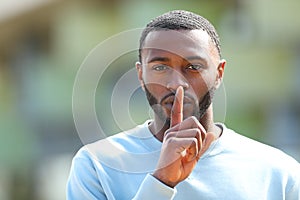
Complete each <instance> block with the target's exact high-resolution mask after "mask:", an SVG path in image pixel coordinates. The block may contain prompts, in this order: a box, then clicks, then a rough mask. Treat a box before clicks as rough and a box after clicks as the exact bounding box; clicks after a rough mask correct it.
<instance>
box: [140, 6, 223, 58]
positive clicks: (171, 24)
mask: <svg viewBox="0 0 300 200" xmlns="http://www.w3.org/2000/svg"><path fill="white" fill-rule="evenodd" d="M195 29H202V30H204V31H206V32H207V34H208V35H209V36H210V38H211V40H212V42H213V43H214V45H215V46H216V48H217V50H218V53H219V56H220V58H221V47H220V39H219V36H218V34H217V31H216V29H215V27H214V26H213V25H212V24H211V23H210V22H209V21H208V20H207V19H205V18H204V17H202V16H200V15H198V14H195V13H193V12H189V11H185V10H173V11H170V12H167V13H164V14H162V15H160V16H158V17H156V18H154V19H152V20H151V21H150V22H149V23H148V24H147V26H146V28H145V29H144V30H143V32H142V35H141V38H140V46H139V60H140V62H142V56H141V51H142V49H143V45H144V41H145V39H146V37H147V35H148V34H149V33H150V32H152V31H158V30H195Z"/></svg>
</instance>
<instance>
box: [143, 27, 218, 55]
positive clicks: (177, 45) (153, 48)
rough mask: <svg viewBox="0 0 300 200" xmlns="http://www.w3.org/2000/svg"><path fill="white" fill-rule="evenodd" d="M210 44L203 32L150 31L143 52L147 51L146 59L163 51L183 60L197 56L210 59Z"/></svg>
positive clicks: (205, 33) (208, 38)
mask: <svg viewBox="0 0 300 200" xmlns="http://www.w3.org/2000/svg"><path fill="white" fill-rule="evenodd" d="M210 44H211V38H210V37H209V35H208V34H207V32H206V31H204V30H198V29H196V30H179V31H178V30H160V31H152V32H150V33H149V34H148V35H147V37H146V39H145V41H144V45H143V51H145V50H146V49H147V51H146V52H147V56H146V57H148V56H150V55H151V54H153V53H154V52H156V53H157V52H164V51H165V52H171V53H173V54H176V55H179V56H181V57H183V58H185V57H190V56H199V57H202V58H204V59H210V54H209V52H211V51H212V50H211V48H212V45H210ZM157 50H159V51H157ZM149 54H150V55H149ZM144 56H145V55H144Z"/></svg>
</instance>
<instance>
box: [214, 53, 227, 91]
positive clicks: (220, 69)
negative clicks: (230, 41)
mask: <svg viewBox="0 0 300 200" xmlns="http://www.w3.org/2000/svg"><path fill="white" fill-rule="evenodd" d="M225 65H226V60H224V59H222V60H220V62H219V65H218V68H217V76H216V84H215V87H216V88H219V87H220V85H221V83H222V79H223V75H224V70H225Z"/></svg>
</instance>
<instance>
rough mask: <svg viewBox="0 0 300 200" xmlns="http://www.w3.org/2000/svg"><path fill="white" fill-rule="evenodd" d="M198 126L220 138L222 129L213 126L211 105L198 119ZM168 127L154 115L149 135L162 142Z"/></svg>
mask: <svg viewBox="0 0 300 200" xmlns="http://www.w3.org/2000/svg"><path fill="white" fill-rule="evenodd" d="M199 122H200V124H201V125H202V126H203V128H204V129H205V130H206V132H210V133H214V135H215V138H218V137H220V135H221V133H222V129H221V128H220V127H218V126H217V125H215V123H214V121H213V109H212V105H210V106H209V107H208V109H207V111H206V113H205V114H204V115H203V116H202V118H200V119H199ZM169 128H170V127H168V126H167V125H165V123H164V122H163V121H162V120H160V118H159V117H158V116H156V115H154V120H153V122H151V124H150V125H149V129H150V131H151V133H152V134H153V135H154V137H155V138H156V139H158V140H159V141H161V142H162V141H163V139H164V133H165V131H166V130H168V129H169Z"/></svg>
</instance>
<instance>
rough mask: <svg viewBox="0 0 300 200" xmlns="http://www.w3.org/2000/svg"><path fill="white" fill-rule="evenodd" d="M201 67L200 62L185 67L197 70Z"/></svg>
mask: <svg viewBox="0 0 300 200" xmlns="http://www.w3.org/2000/svg"><path fill="white" fill-rule="evenodd" d="M202 68H203V65H200V64H191V65H188V66H187V67H186V69H190V70H195V71H198V70H200V69H202Z"/></svg>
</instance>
